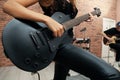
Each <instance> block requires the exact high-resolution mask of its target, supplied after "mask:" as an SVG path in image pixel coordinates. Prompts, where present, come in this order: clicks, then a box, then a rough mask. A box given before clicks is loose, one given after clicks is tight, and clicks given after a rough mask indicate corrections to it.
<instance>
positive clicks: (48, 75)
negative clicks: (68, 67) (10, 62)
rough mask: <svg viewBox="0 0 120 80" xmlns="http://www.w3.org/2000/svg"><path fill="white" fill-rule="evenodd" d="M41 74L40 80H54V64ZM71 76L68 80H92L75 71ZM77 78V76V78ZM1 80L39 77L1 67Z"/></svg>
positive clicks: (36, 79)
mask: <svg viewBox="0 0 120 80" xmlns="http://www.w3.org/2000/svg"><path fill="white" fill-rule="evenodd" d="M39 73H40V80H53V75H54V62H52V63H51V64H50V65H49V66H48V67H47V68H45V69H43V70H41V71H39ZM70 75H71V76H70V77H67V80H90V79H88V78H86V77H85V76H83V75H80V74H78V73H76V72H74V71H70ZM78 75H79V76H78ZM75 76H77V78H76V77H75ZM0 80H38V75H37V74H31V73H30V72H26V71H23V70H20V69H18V68H17V67H15V66H9V67H0Z"/></svg>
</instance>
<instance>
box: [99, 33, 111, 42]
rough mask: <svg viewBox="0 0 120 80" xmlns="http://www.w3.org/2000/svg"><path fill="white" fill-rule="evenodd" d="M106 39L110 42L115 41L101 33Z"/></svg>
mask: <svg viewBox="0 0 120 80" xmlns="http://www.w3.org/2000/svg"><path fill="white" fill-rule="evenodd" d="M100 34H101V35H102V36H103V37H104V38H106V39H107V40H109V41H113V38H110V37H109V36H107V35H106V34H105V33H104V32H101V33H100Z"/></svg>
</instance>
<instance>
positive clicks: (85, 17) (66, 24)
mask: <svg viewBox="0 0 120 80" xmlns="http://www.w3.org/2000/svg"><path fill="white" fill-rule="evenodd" d="M91 14H92V15H93V16H94V15H96V13H95V11H93V12H91ZM89 18H90V15H89V14H85V15H83V16H80V17H77V18H75V19H71V20H69V21H67V22H64V23H62V24H63V26H64V29H65V31H66V30H68V29H70V28H72V27H74V26H77V25H78V24H80V23H81V22H83V21H85V20H88V19H89Z"/></svg>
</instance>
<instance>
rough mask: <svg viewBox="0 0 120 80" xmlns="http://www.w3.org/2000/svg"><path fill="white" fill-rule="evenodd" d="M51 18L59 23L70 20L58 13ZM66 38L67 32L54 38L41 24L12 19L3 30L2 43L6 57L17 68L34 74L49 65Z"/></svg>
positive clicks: (67, 16)
mask: <svg viewBox="0 0 120 80" xmlns="http://www.w3.org/2000/svg"><path fill="white" fill-rule="evenodd" d="M51 17H52V18H53V19H55V20H56V21H57V22H59V23H63V22H65V21H68V20H70V17H69V15H65V14H63V13H60V12H56V13H55V14H54V15H52V16H51ZM66 36H68V34H67V31H66V32H65V33H64V35H63V36H62V37H60V38H54V37H53V36H52V32H51V31H50V30H49V29H48V28H47V26H46V25H45V24H43V23H39V22H32V21H27V20H18V19H13V20H11V21H10V22H9V23H8V24H7V25H6V26H5V28H4V30H3V35H2V43H3V47H4V50H5V54H6V56H7V57H8V58H9V59H10V60H11V61H12V62H13V63H14V64H15V65H16V66H17V67H19V68H20V69H22V70H25V71H30V72H36V71H38V70H41V69H43V68H45V67H46V66H48V65H49V64H50V63H51V61H52V60H53V59H54V57H55V55H56V52H57V49H58V48H59V46H60V44H62V41H64V40H65V37H66ZM71 40H72V38H71ZM67 41H68V42H70V40H69V39H68V40H67Z"/></svg>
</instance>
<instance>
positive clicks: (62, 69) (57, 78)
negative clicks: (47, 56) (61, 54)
mask: <svg viewBox="0 0 120 80" xmlns="http://www.w3.org/2000/svg"><path fill="white" fill-rule="evenodd" d="M68 72H69V68H68V67H67V66H65V65H64V64H60V63H59V62H55V73H54V80H66V76H67V75H68Z"/></svg>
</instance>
